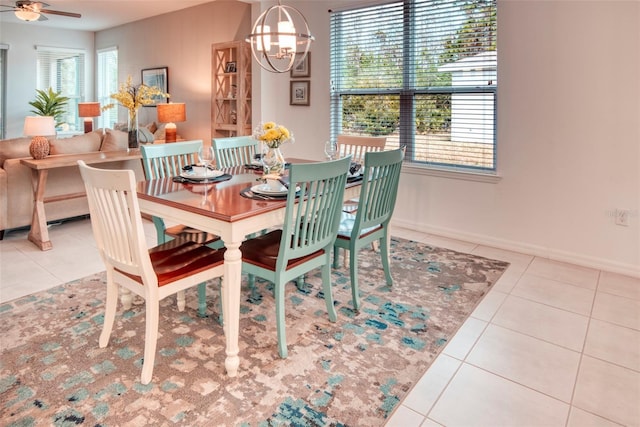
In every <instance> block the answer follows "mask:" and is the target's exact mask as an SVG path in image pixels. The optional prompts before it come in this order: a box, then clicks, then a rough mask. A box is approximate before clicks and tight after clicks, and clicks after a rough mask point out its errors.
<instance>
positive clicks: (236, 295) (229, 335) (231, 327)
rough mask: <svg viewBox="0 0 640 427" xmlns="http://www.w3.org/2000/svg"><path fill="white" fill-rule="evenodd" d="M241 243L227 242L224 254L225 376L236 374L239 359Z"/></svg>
mask: <svg viewBox="0 0 640 427" xmlns="http://www.w3.org/2000/svg"><path fill="white" fill-rule="evenodd" d="M240 243H241V242H228V241H227V240H226V239H225V246H226V247H227V250H226V251H225V253H224V279H223V280H222V305H223V308H222V313H223V315H224V335H225V338H226V345H227V348H226V354H227V358H226V360H225V362H224V366H225V368H226V370H227V375H229V376H230V377H235V376H236V375H237V374H238V367H239V366H240V358H239V357H238V352H239V349H238V335H239V330H240V287H241V285H242V253H241V252H240Z"/></svg>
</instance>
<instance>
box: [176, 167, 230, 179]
mask: <svg viewBox="0 0 640 427" xmlns="http://www.w3.org/2000/svg"><path fill="white" fill-rule="evenodd" d="M220 175H224V172H222V171H212V170H210V169H209V170H207V173H206V174H204V175H203V174H197V173H195V172H194V171H185V172H182V173H181V174H180V176H181V177H183V178H187V179H201V180H205V179H211V178H217V177H219V176H220Z"/></svg>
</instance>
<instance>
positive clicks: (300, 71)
mask: <svg viewBox="0 0 640 427" xmlns="http://www.w3.org/2000/svg"><path fill="white" fill-rule="evenodd" d="M301 56H302V54H301V53H296V59H295V61H294V62H293V68H292V69H291V77H311V52H307V54H306V55H305V57H304V59H302V60H300V57H301Z"/></svg>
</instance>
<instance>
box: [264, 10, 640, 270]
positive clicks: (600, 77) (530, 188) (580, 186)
mask: <svg viewBox="0 0 640 427" xmlns="http://www.w3.org/2000/svg"><path fill="white" fill-rule="evenodd" d="M339 3H340V2H337V1H336V2H304V1H300V2H293V4H294V5H295V6H296V7H298V8H299V9H300V10H301V11H302V12H303V13H304V15H305V16H306V17H307V19H308V21H309V26H310V28H311V31H312V33H313V34H314V35H315V36H316V41H315V42H314V43H313V45H312V61H311V106H310V107H299V106H296V107H293V106H289V105H288V104H289V102H288V96H289V81H290V78H289V76H288V75H274V74H270V73H267V72H262V73H261V75H260V80H261V83H260V85H261V87H262V88H263V89H262V102H261V105H260V111H262V118H263V119H265V120H267V119H268V120H275V121H277V122H279V123H282V124H284V125H286V126H288V127H289V128H290V129H291V130H292V131H293V132H294V133H295V135H296V143H295V144H294V145H290V146H283V152H284V153H285V155H288V156H291V157H302V156H309V155H313V156H315V157H318V158H320V157H321V156H322V144H323V141H324V140H326V139H327V138H328V136H329V92H328V91H329V63H328V60H327V58H328V57H329V56H328V49H329V45H328V43H329V33H328V30H329V14H328V13H327V9H329V8H331V7H336V5H338V4H339ZM353 3H354V2H349V3H348V4H349V5H352V4H353ZM365 3H370V2H365ZM255 13H256V11H255V8H254V17H255ZM498 51H499V52H498V55H499V59H498V73H499V88H498V172H499V174H500V176H501V177H502V179H501V180H500V181H499V182H498V183H493V184H492V183H483V182H473V181H466V180H459V179H450V178H442V177H435V176H425V175H422V174H415V173H410V172H408V171H405V172H404V173H403V174H402V179H401V183H400V191H399V195H398V205H397V208H396V211H395V214H394V221H395V223H397V224H402V225H404V226H408V227H412V228H415V229H417V230H421V231H426V232H432V233H437V234H441V235H446V236H450V237H456V238H461V239H465V240H470V241H473V242H478V243H485V244H490V245H493V246H498V247H502V248H507V249H514V250H518V251H522V252H527V253H531V254H535V255H540V256H546V257H551V258H554V259H558V260H566V261H570V262H574V263H577V264H583V265H588V266H592V267H599V268H604V269H607V270H612V271H617V272H621V273H624V274H629V275H636V276H640V227H639V222H640V172H639V170H640V79H639V78H638V76H640V2H636V1H615V2H593V1H537V0H535V1H526V0H521V1H515V0H509V1H499V2H498ZM256 68H257V67H254V70H255V69H256ZM616 208H624V209H630V210H631V219H630V225H629V227H621V226H617V225H614V220H613V216H612V213H613V210H614V209H616Z"/></svg>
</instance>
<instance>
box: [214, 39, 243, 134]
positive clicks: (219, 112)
mask: <svg viewBox="0 0 640 427" xmlns="http://www.w3.org/2000/svg"><path fill="white" fill-rule="evenodd" d="M211 58H212V59H211V60H212V64H211V70H212V71H211V72H212V75H211V79H212V92H211V135H213V138H224V137H229V136H241V135H251V131H252V129H251V48H250V46H249V44H248V43H247V42H245V41H231V42H225V43H214V44H213V45H212V46H211ZM231 64H235V66H234V67H231Z"/></svg>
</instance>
